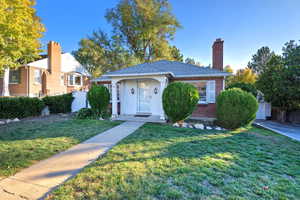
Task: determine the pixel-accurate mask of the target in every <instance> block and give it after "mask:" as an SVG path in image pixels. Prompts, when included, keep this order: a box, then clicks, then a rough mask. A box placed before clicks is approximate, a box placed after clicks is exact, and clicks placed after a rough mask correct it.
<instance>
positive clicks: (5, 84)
mask: <svg viewBox="0 0 300 200" xmlns="http://www.w3.org/2000/svg"><path fill="white" fill-rule="evenodd" d="M1 96H4V97H8V96H9V68H5V70H4V76H3V88H2V94H1Z"/></svg>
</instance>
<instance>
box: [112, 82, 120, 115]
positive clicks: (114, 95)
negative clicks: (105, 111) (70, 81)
mask: <svg viewBox="0 0 300 200" xmlns="http://www.w3.org/2000/svg"><path fill="white" fill-rule="evenodd" d="M111 106H112V117H113V118H115V117H117V116H118V99H117V81H115V80H112V81H111Z"/></svg>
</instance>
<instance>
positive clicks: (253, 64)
mask: <svg viewBox="0 0 300 200" xmlns="http://www.w3.org/2000/svg"><path fill="white" fill-rule="evenodd" d="M272 55H274V52H273V51H271V50H270V48H269V47H262V48H260V49H258V50H257V52H256V54H254V55H253V56H252V58H251V61H250V62H249V63H248V68H250V69H252V70H253V72H255V73H257V74H259V73H261V72H262V71H263V69H264V68H265V66H266V64H267V62H268V61H269V60H270V58H271V57H272Z"/></svg>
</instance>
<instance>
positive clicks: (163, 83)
mask: <svg viewBox="0 0 300 200" xmlns="http://www.w3.org/2000/svg"><path fill="white" fill-rule="evenodd" d="M159 82H160V119H162V120H165V119H166V118H165V112H164V108H163V99H162V97H163V92H164V89H165V88H166V87H167V78H166V77H163V78H162V79H161V80H160V81H159Z"/></svg>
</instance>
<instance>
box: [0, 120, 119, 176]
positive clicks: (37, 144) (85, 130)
mask: <svg viewBox="0 0 300 200" xmlns="http://www.w3.org/2000/svg"><path fill="white" fill-rule="evenodd" d="M118 124H119V122H108V121H97V120H68V121H61V122H47V121H46V122H43V121H38V122H28V121H27V122H20V123H14V124H9V125H8V126H5V127H4V126H2V127H0V178H4V177H7V176H10V175H13V174H15V173H16V172H18V171H20V170H21V169H23V168H26V167H28V166H30V165H32V164H34V163H35V162H37V161H39V160H42V159H46V158H48V157H50V156H52V155H54V154H56V153H58V152H61V151H63V150H66V149H68V148H70V147H71V146H73V145H75V144H78V143H80V142H82V141H84V140H86V139H88V138H90V137H92V136H94V135H97V134H99V133H101V132H103V131H105V130H107V129H109V128H112V127H113V126H115V125H118Z"/></svg>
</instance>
